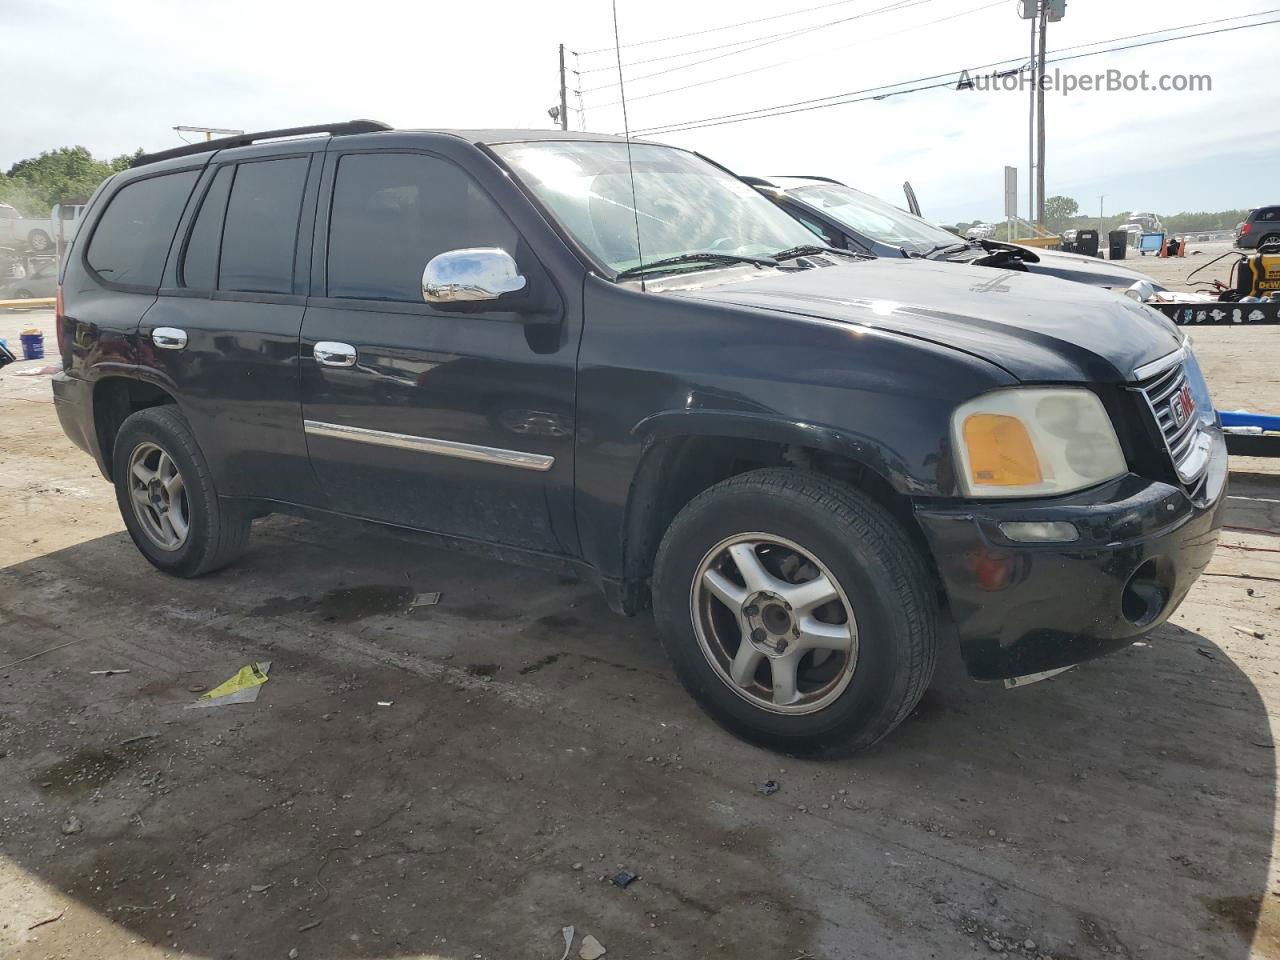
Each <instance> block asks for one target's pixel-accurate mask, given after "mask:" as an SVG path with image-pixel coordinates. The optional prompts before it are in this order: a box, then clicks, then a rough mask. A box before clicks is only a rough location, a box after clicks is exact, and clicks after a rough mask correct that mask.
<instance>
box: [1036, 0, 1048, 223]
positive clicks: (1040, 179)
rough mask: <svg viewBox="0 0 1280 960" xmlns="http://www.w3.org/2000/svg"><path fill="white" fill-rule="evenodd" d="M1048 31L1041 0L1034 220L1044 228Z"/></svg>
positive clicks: (1046, 18)
mask: <svg viewBox="0 0 1280 960" xmlns="http://www.w3.org/2000/svg"><path fill="white" fill-rule="evenodd" d="M1048 32H1049V3H1048V0H1042V2H1041V4H1040V57H1039V60H1038V65H1039V72H1038V75H1037V76H1038V79H1037V80H1036V121H1037V129H1036V153H1037V155H1038V160H1039V162H1038V163H1037V164H1036V222H1037V223H1039V224H1040V227H1041V229H1043V228H1044V82H1045V75H1044V67H1045V63H1044V59H1045V34H1047V33H1048Z"/></svg>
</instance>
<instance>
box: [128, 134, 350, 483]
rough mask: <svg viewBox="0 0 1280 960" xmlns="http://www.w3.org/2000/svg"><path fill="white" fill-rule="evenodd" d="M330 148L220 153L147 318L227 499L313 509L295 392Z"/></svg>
mask: <svg viewBox="0 0 1280 960" xmlns="http://www.w3.org/2000/svg"><path fill="white" fill-rule="evenodd" d="M326 142H327V141H325V140H319V141H294V142H290V143H284V144H280V145H278V146H276V147H274V148H273V149H270V150H267V151H264V150H263V149H262V148H261V147H256V148H249V149H245V150H228V151H223V152H221V153H219V154H217V155H216V156H215V157H214V159H213V160H212V162H211V163H210V164H209V167H208V168H207V170H206V171H205V174H204V176H203V177H202V178H201V181H200V184H199V186H198V188H197V191H196V198H195V201H194V202H193V203H192V204H190V208H189V211H188V214H187V216H186V217H185V218H184V221H183V223H182V225H181V226H180V228H179V230H178V235H177V238H176V239H175V241H174V249H173V251H172V252H171V254H170V257H169V266H168V268H167V275H166V284H165V286H164V287H163V288H162V289H161V290H160V296H159V298H158V299H157V301H156V304H155V306H153V307H152V308H151V310H150V311H148V313H147V314H146V316H145V317H144V318H143V321H142V325H141V328H140V330H139V333H140V338H139V339H140V342H141V343H142V348H143V350H144V351H145V352H146V360H145V362H146V363H147V364H149V365H150V366H152V367H153V368H154V369H156V370H158V371H161V373H162V375H163V376H164V377H165V378H166V379H167V380H168V381H169V382H170V383H171V384H172V389H173V390H174V392H175V393H176V395H177V396H178V398H179V402H180V405H181V407H182V409H183V412H184V413H185V414H186V416H187V419H188V420H189V421H190V423H191V427H192V429H193V431H194V433H195V436H196V440H197V442H198V443H199V444H200V447H201V449H202V450H203V451H204V454H205V457H206V459H207V460H208V461H209V464H210V467H211V469H212V471H213V474H214V480H215V483H216V484H217V486H218V490H219V492H220V493H223V494H227V495H230V496H241V497H253V498H262V499H267V500H276V501H285V502H299V503H315V502H316V500H317V497H318V494H317V492H316V484H315V480H314V475H313V473H312V471H311V469H310V466H309V464H308V461H307V452H306V444H305V441H304V439H303V435H302V420H301V416H300V413H299V407H298V403H299V393H298V362H297V360H298V336H299V332H300V330H301V327H302V316H303V311H304V310H305V304H306V298H305V291H306V288H307V283H308V271H309V269H310V258H309V256H308V253H307V251H308V250H309V244H310V239H311V229H312V224H313V222H314V216H315V191H316V184H317V181H318V178H319V166H320V164H319V156H320V151H323V149H324V145H325V143H326Z"/></svg>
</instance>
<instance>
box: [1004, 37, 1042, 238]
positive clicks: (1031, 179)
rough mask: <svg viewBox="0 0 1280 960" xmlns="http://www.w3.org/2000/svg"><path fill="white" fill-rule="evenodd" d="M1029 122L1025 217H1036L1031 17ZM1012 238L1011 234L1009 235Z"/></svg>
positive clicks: (1034, 114) (1033, 42)
mask: <svg viewBox="0 0 1280 960" xmlns="http://www.w3.org/2000/svg"><path fill="white" fill-rule="evenodd" d="M1030 20H1031V123H1030V125H1029V126H1028V128H1027V219H1028V220H1034V219H1035V218H1036V86H1037V84H1036V77H1037V76H1039V72H1038V68H1037V64H1036V18H1035V17H1031V18H1030ZM1009 239H1010V240H1012V239H1013V236H1012V234H1011V235H1010V237H1009Z"/></svg>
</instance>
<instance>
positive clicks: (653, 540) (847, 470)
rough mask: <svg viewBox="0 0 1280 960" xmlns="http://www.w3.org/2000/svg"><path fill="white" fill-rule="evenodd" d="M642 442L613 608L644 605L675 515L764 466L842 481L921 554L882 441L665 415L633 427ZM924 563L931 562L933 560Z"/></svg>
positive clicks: (902, 487) (734, 419) (897, 473)
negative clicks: (881, 510) (885, 512)
mask: <svg viewBox="0 0 1280 960" xmlns="http://www.w3.org/2000/svg"><path fill="white" fill-rule="evenodd" d="M634 432H635V433H636V434H637V435H639V436H640V437H641V438H642V440H643V444H644V448H643V453H642V454H641V457H640V461H639V465H638V467H637V469H636V471H635V474H634V475H633V477H632V482H631V487H630V490H629V492H628V496H627V500H626V511H625V517H624V521H623V537H622V545H621V561H620V562H621V580H622V588H621V589H620V590H618V591H617V592H616V596H614V597H611V599H613V601H614V602H613V605H614V606H615V607H616V608H618V609H619V610H620V611H621V612H624V613H628V614H630V613H635V612H637V611H638V610H641V609H644V608H645V607H646V606H647V605H648V579H649V577H650V575H651V573H652V570H653V559H654V556H655V555H656V554H657V550H658V545H659V544H660V543H661V541H662V537H663V535H664V533H665V532H666V530H667V527H669V526H670V524H671V521H672V520H674V519H675V516H676V514H678V513H679V512H680V510H681V509H683V507H684V506H685V505H686V504H687V503H689V501H691V500H692V499H693V498H694V497H696V496H697V495H698V494H700V493H702V492H703V491H704V490H706V489H708V488H709V487H712V486H714V485H715V484H717V483H719V482H720V481H722V480H726V479H728V478H729V477H732V476H736V475H738V474H741V473H746V472H748V471H750V470H755V469H761V468H764V467H776V466H789V467H795V468H797V469H807V470H812V471H813V472H815V473H819V474H823V475H825V476H830V477H833V478H834V479H838V480H840V481H842V482H845V483H848V484H849V485H850V486H853V487H855V488H857V489H859V490H862V491H863V492H864V493H866V494H868V495H870V496H871V497H873V498H874V499H875V500H876V501H877V502H879V503H881V504H882V505H884V506H885V507H886V508H888V509H889V510H890V511H891V513H892V514H893V515H894V516H895V517H896V518H897V519H899V520H900V521H901V522H902V523H903V526H904V528H906V529H907V531H908V533H909V535H910V536H911V537H912V539H913V540H916V538H919V540H918V546H919V547H920V548H921V549H923V550H924V551H925V555H926V556H928V551H927V546H926V545H925V541H924V539H923V534H922V532H921V531H920V529H919V525H918V524H917V523H916V522H915V520H914V514H913V513H912V510H911V504H910V500H909V497H908V493H909V492H910V490H911V483H912V481H911V479H910V478H909V477H908V475H907V472H906V470H905V469H904V468H903V465H902V461H901V459H900V458H899V457H898V456H897V455H896V454H895V453H894V452H893V451H892V450H889V449H888V448H886V447H885V446H884V445H883V444H881V443H878V442H876V441H874V440H871V439H869V438H867V437H864V436H858V435H856V434H853V433H849V432H846V431H843V430H840V429H838V428H834V427H830V426H824V425H820V424H811V423H805V422H803V421H797V420H789V419H787V418H785V417H780V416H776V415H772V414H757V413H742V412H737V411H685V410H678V411H669V412H664V413H660V414H656V415H654V416H652V417H649V418H647V419H645V420H643V421H641V423H640V424H638V425H637V426H636V428H635V431H634ZM927 562H929V563H930V564H932V560H931V559H929V560H928V561H927Z"/></svg>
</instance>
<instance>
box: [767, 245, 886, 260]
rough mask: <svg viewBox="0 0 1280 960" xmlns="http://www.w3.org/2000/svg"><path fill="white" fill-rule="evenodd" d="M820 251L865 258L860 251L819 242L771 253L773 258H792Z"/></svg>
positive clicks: (816, 253)
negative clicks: (855, 251)
mask: <svg viewBox="0 0 1280 960" xmlns="http://www.w3.org/2000/svg"><path fill="white" fill-rule="evenodd" d="M820 253H838V254H840V255H841V256H845V257H853V258H855V259H857V260H864V259H866V258H865V257H864V256H863V255H862V254H860V253H854V252H853V251H852V250H841V249H840V248H839V247H828V246H824V245H823V244H819V243H802V244H800V246H798V247H788V248H787V249H786V250H780V251H778V252H777V253H775V254H774V255H773V259H775V260H779V261H781V260H794V259H795V258H796V257H812V256H816V255H818V254H820Z"/></svg>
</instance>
